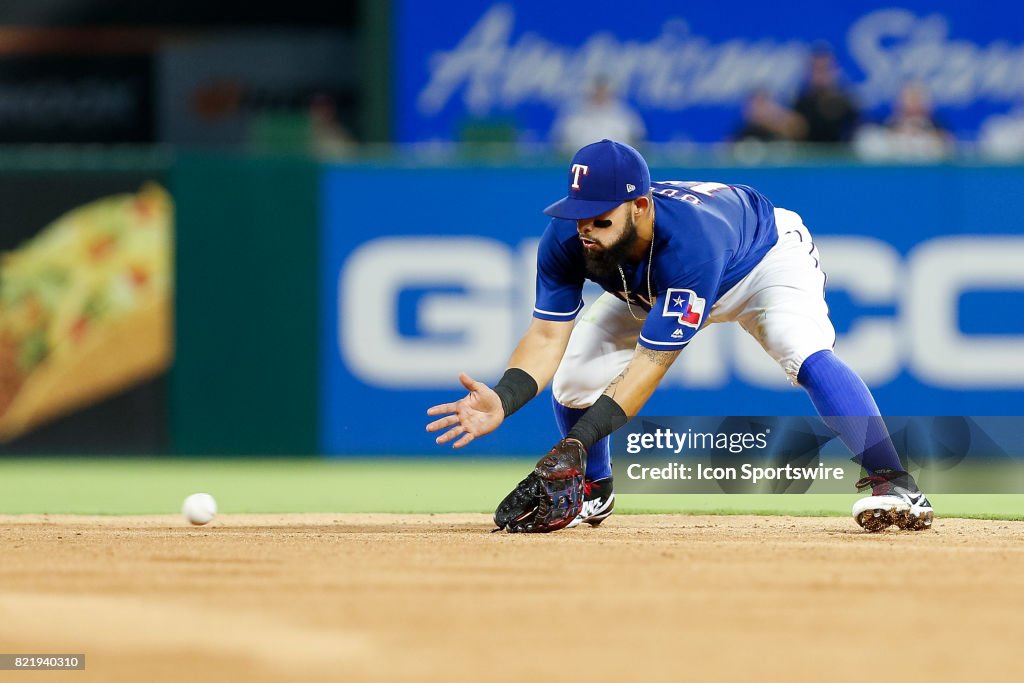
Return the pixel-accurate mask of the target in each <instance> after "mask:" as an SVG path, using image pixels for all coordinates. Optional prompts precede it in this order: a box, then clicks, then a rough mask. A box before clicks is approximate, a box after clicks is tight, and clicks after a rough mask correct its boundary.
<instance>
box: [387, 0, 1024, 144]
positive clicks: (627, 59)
mask: <svg viewBox="0 0 1024 683" xmlns="http://www.w3.org/2000/svg"><path fill="white" fill-rule="evenodd" d="M625 10H626V8H624V7H623V5H622V3H620V2H615V1H614V0H593V1H592V2H588V3H587V4H586V7H585V10H584V11H581V8H580V6H578V5H575V4H572V3H563V4H559V3H551V2H544V0H524V1H521V2H515V3H512V2H501V1H491V2H468V1H467V2H453V3H448V7H447V8H446V10H445V11H444V12H438V11H437V7H436V6H435V5H432V4H430V3H422V2H413V1H411V0H399V1H398V2H396V3H395V39H394V51H395V66H396V77H395V81H394V101H395V103H396V105H397V106H396V107H395V109H394V111H395V112H396V120H395V130H396V134H397V137H398V139H399V140H402V141H425V140H451V139H459V138H460V137H468V134H467V132H466V131H467V129H468V127H471V126H474V125H480V124H483V123H489V124H491V125H497V124H503V125H507V126H509V127H511V128H512V129H514V130H515V131H516V134H517V135H518V136H519V139H520V140H521V141H524V142H541V141H546V140H548V139H549V135H550V132H551V128H552V124H553V121H554V119H555V117H556V115H557V114H558V112H559V111H560V110H562V109H564V108H566V107H571V106H574V105H577V104H578V103H580V102H581V101H582V100H583V98H584V97H585V96H586V93H587V91H588V89H589V88H590V87H591V85H592V84H593V82H594V80H595V79H598V78H601V79H607V80H608V81H609V82H610V83H611V84H612V85H613V86H614V88H615V89H616V90H617V91H618V92H619V94H621V95H622V97H623V98H624V100H625V101H626V103H627V104H628V105H629V106H631V107H632V108H635V109H636V111H637V112H638V113H639V115H640V117H641V118H642V120H643V122H644V124H645V128H646V130H647V138H648V139H649V140H652V141H655V142H668V141H696V142H717V141H722V140H724V139H727V138H728V136H729V135H730V134H731V133H732V132H733V131H735V130H736V129H737V127H738V126H739V122H740V115H741V109H742V106H743V104H744V102H745V101H746V100H747V98H748V97H749V96H750V94H751V93H752V92H753V91H755V90H766V91H768V92H769V93H771V94H772V95H773V96H774V97H775V98H777V99H778V100H779V101H781V102H784V103H787V102H791V101H792V99H793V97H794V96H795V95H796V93H797V92H798V91H799V90H800V88H801V86H802V85H803V83H804V81H805V79H806V76H807V60H808V56H809V55H810V54H811V52H812V50H814V49H815V48H816V47H818V46H821V45H823V44H827V45H829V46H830V47H831V49H832V50H833V52H834V54H835V57H836V60H837V63H838V65H839V67H840V68H841V70H842V73H843V83H844V84H845V86H846V88H847V89H848V90H849V92H850V94H852V95H853V96H854V97H855V99H856V100H857V101H858V103H859V106H860V107H861V109H862V110H863V111H864V113H865V114H866V118H867V119H868V120H879V119H881V118H884V117H885V116H887V115H888V113H889V112H890V110H891V106H892V103H893V101H894V100H895V99H896V96H897V94H898V93H899V91H900V89H901V88H902V87H903V86H904V85H905V84H907V83H908V82H917V83H920V84H922V85H924V86H925V88H926V89H927V90H928V91H929V92H930V94H931V97H932V99H933V100H934V104H935V105H936V107H937V113H938V117H939V119H940V120H941V121H942V122H944V123H945V124H946V125H947V126H948V127H949V128H950V129H951V130H952V131H953V132H954V133H955V134H956V135H957V136H958V137H960V138H966V139H973V138H975V137H976V135H977V131H978V129H979V127H980V126H982V125H983V123H984V122H985V120H986V119H988V118H989V117H991V116H994V115H1000V114H1005V113H1006V112H1007V111H1009V110H1011V109H1013V108H1014V107H1015V106H1016V105H1018V104H1019V103H1020V102H1021V101H1022V96H1024V76H1022V74H1024V68H1022V65H1024V8H1022V7H1021V6H1020V5H1019V4H1017V3H1012V2H1005V1H1002V2H994V3H986V4H985V11H979V9H978V7H977V6H976V5H973V4H970V3H957V2H934V1H930V0H904V1H902V2H897V3H892V2H883V1H882V0H867V1H865V2H857V3H818V4H815V5H810V6H809V5H807V4H806V3H763V2H754V1H753V0H740V1H739V2H734V3H730V4H729V6H728V10H727V11H725V12H723V11H720V10H719V11H714V10H709V9H708V8H707V7H705V6H701V5H696V4H692V3H686V4H681V3H670V2H655V3H648V4H645V5H644V6H643V8H642V11H641V12H640V13H639V14H636V15H635V16H631V14H630V12H628V11H625Z"/></svg>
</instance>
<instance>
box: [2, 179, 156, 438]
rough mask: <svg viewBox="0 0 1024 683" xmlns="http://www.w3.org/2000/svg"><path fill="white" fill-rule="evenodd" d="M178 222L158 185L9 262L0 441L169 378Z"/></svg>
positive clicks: (76, 219) (51, 230) (25, 247)
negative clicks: (175, 227) (166, 375)
mask: <svg viewBox="0 0 1024 683" xmlns="http://www.w3.org/2000/svg"><path fill="white" fill-rule="evenodd" d="M173 216H174V210H173V203H172V201H171V197H170V195H169V194H168V193H167V191H166V190H165V189H163V187H161V186H160V185H158V184H156V183H153V182H147V183H145V184H143V185H142V186H141V188H139V189H138V191H136V192H126V193H119V194H113V195H108V196H103V197H99V198H97V199H94V200H93V201H90V202H88V203H85V204H82V205H79V206H77V207H75V208H72V209H71V210H69V211H67V212H66V213H64V214H63V215H60V216H59V217H58V218H56V220H54V221H53V222H51V223H50V224H49V225H46V226H45V227H43V228H42V229H41V230H39V231H38V232H37V233H36V234H35V235H34V236H32V237H30V238H29V239H27V240H25V241H23V242H22V243H21V244H19V245H18V246H16V247H15V248H13V249H10V250H9V251H6V252H4V253H3V254H2V255H0V443H4V444H5V443H8V442H10V441H12V440H14V439H17V438H19V437H21V436H23V435H25V434H28V433H29V432H32V431H33V430H36V429H37V428H39V427H41V426H42V425H45V424H47V423H50V422H52V421H54V420H57V419H58V418H61V417H62V416H65V415H68V414H70V413H73V412H75V411H78V410H80V409H82V408H84V407H86V406H90V405H92V404H95V403H97V402H101V401H103V400H104V399H107V398H108V397H112V396H114V395H117V394H119V393H121V392H123V391H124V390H125V389H127V388H129V387H132V386H133V385H137V384H139V383H142V382H146V381H147V380H151V379H153V378H155V377H158V376H160V375H162V374H163V373H164V372H165V371H166V370H167V368H168V367H169V365H170V362H171V356H172V337H173V328H172V316H173V312H172V296H171V292H172V283H171V280H172V264H171V260H172V257H171V254H172V238H173V237H172V226H173ZM108 421H109V420H108ZM110 428H114V429H116V428H117V426H116V425H110V424H108V425H102V426H101V425H96V429H110Z"/></svg>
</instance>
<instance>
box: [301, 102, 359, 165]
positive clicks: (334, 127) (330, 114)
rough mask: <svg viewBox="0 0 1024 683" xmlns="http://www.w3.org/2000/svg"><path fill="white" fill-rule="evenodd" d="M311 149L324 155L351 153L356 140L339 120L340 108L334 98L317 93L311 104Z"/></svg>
mask: <svg viewBox="0 0 1024 683" xmlns="http://www.w3.org/2000/svg"><path fill="white" fill-rule="evenodd" d="M309 127H310V131H309V132H310V135H309V138H310V139H309V145H310V151H312V152H313V153H314V154H319V155H323V156H337V155H342V154H347V153H351V152H352V151H353V150H354V149H355V145H356V142H355V140H354V139H353V138H352V134H351V133H349V131H348V129H346V128H345V126H343V125H341V122H340V121H338V108H337V106H336V105H335V103H334V98H332V97H331V96H330V95H326V94H324V93H317V94H316V95H314V96H313V99H312V101H311V102H310V104H309Z"/></svg>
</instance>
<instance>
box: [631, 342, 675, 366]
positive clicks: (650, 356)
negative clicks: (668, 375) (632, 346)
mask: <svg viewBox="0 0 1024 683" xmlns="http://www.w3.org/2000/svg"><path fill="white" fill-rule="evenodd" d="M636 352H637V355H639V356H643V357H644V358H646V359H647V360H649V361H651V362H652V363H654V364H655V365H661V366H663V367H666V368H667V367H669V366H670V365H672V363H673V361H675V359H676V356H678V355H679V351H654V350H653V349H649V348H647V347H646V346H640V345H639V344H637V346H636Z"/></svg>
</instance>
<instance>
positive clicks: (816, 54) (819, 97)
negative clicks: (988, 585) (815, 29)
mask: <svg viewBox="0 0 1024 683" xmlns="http://www.w3.org/2000/svg"><path fill="white" fill-rule="evenodd" d="M793 110H794V111H795V112H796V113H797V114H799V115H800V116H802V117H803V119H804V122H805V123H806V125H807V131H806V133H805V135H804V140H805V141H807V142H815V143H826V144H836V143H840V142H849V141H850V138H851V137H853V129H854V127H855V126H856V125H857V119H858V116H859V112H858V111H857V105H856V104H855V103H854V101H853V98H852V97H850V96H849V95H848V94H847V93H846V92H845V91H844V90H843V87H842V86H841V85H840V82H839V69H838V67H837V65H836V61H835V57H834V56H833V55H832V50H831V49H830V48H828V47H824V46H818V47H816V48H815V49H814V51H813V52H812V53H811V59H810V62H809V64H808V69H807V84H806V86H805V87H804V90H803V91H802V92H801V93H800V96H799V97H797V100H796V103H795V104H794V105H793Z"/></svg>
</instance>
